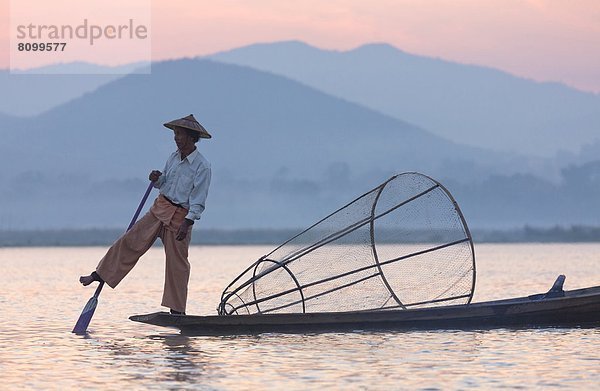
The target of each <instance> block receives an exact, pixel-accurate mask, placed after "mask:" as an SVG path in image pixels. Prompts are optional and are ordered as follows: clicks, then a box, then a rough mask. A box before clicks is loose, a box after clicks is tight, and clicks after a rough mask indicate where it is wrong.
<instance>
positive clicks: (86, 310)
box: [73, 182, 154, 334]
mask: <svg viewBox="0 0 600 391" xmlns="http://www.w3.org/2000/svg"><path fill="white" fill-rule="evenodd" d="M153 185H154V182H150V184H149V185H148V188H147V189H146V193H145V194H144V197H143V198H142V201H141V202H140V205H139V206H138V208H137V210H136V211H135V214H134V215H133V218H132V219H131V222H130V223H129V227H127V231H129V230H130V229H131V227H133V225H134V224H135V222H136V221H137V218H138V217H139V215H140V212H141V211H142V208H143V207H144V204H145V203H146V200H147V199H148V196H149V195H150V192H151V191H152V186H153ZM127 231H125V232H127ZM102 287H104V281H102V282H101V283H100V284H99V285H98V288H96V292H94V296H92V297H91V298H90V299H89V300H88V302H87V304H86V305H85V307H83V311H81V315H79V319H78V320H77V323H76V324H75V327H74V328H73V333H75V334H85V333H86V331H87V328H88V326H89V324H90V321H91V320H92V316H94V311H96V306H97V305H98V296H100V292H101V291H102Z"/></svg>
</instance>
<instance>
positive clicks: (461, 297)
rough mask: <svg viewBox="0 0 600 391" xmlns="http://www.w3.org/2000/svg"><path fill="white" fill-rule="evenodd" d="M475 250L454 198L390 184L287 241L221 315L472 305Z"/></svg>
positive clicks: (428, 186) (244, 279) (419, 183)
mask: <svg viewBox="0 0 600 391" xmlns="http://www.w3.org/2000/svg"><path fill="white" fill-rule="evenodd" d="M474 286H475V258H474V252H473V243H472V240H471V236H470V234H469V230H468V228H467V226H466V223H465V221H464V218H463V217H462V214H461V212H460V209H459V208H458V205H457V204H456V202H455V201H454V199H453V198H452V196H451V195H450V193H449V192H448V191H447V190H446V189H445V188H444V187H443V186H442V185H441V184H440V183H439V182H436V181H435V180H433V179H431V178H429V177H427V176H425V175H422V174H419V173H405V174H400V175H397V176H394V177H392V178H390V179H389V180H388V181H386V182H384V183H382V184H381V185H379V186H378V187H376V188H375V189H373V190H371V191H369V192H367V193H365V194H363V195H362V196H360V197H358V198H357V199H355V200H354V201H352V202H350V203H349V204H347V205H345V206H344V207H342V208H340V209H338V210H337V211H335V212H334V213H332V214H330V215H329V216H327V217H326V218H324V219H323V220H321V221H319V222H318V223H316V224H314V225H313V226H311V227H310V228H308V229H306V230H305V231H303V232H302V233H300V234H298V235H297V236H295V237H293V238H291V239H290V240H288V241H287V242H285V243H283V244H282V245H281V246H279V247H277V248H276V249H275V250H273V251H272V252H270V253H269V254H267V255H265V256H263V257H261V258H260V259H259V260H258V261H256V262H255V263H254V264H252V265H251V266H250V267H248V269H246V270H245V271H244V272H243V273H242V274H240V276H238V277H237V278H236V279H235V280H234V281H233V282H232V283H231V284H230V285H229V286H228V287H227V288H226V289H225V291H224V292H223V295H222V298H221V303H220V305H219V308H218V310H219V313H220V314H221V315H232V314H255V313H302V312H338V311H374V310H388V309H406V308H419V307H431V306H439V305H449V304H465V303H468V302H470V300H471V298H472V296H473V290H474Z"/></svg>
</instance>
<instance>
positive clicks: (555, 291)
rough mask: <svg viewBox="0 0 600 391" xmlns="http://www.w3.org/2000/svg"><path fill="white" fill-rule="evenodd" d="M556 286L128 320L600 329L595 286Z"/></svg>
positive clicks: (240, 325) (321, 327)
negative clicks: (390, 303)
mask: <svg viewBox="0 0 600 391" xmlns="http://www.w3.org/2000/svg"><path fill="white" fill-rule="evenodd" d="M561 277H562V276H561ZM559 280H560V278H559ZM559 280H557V283H555V285H554V286H553V288H552V289H551V290H550V291H548V292H547V293H545V294H537V295H531V296H527V297H518V298H513V299H506V300H496V301H487V302H480V303H471V304H462V305H450V306H442V307H433V308H420V309H402V310H385V311H358V312H319V313H284V314H255V315H214V316H190V315H171V314H169V313H166V312H156V313H152V314H147V315H134V316H131V317H130V319H131V320H133V321H136V322H142V323H147V324H151V325H156V326H164V327H174V328H178V329H180V330H181V332H182V333H183V334H186V335H242V334H259V333H312V332H336V331H359V330H410V329H428V330H432V329H489V328H501V327H519V328H521V327H525V328H531V327H547V326H550V327H600V286H596V287H591V288H585V289H577V290H572V291H564V290H562V281H564V277H563V279H562V281H560V282H559Z"/></svg>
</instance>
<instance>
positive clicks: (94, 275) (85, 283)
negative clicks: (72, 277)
mask: <svg viewBox="0 0 600 391" xmlns="http://www.w3.org/2000/svg"><path fill="white" fill-rule="evenodd" d="M94 281H98V282H104V280H102V278H100V276H99V275H98V273H96V272H92V274H90V275H89V276H81V277H79V282H80V283H81V284H83V286H88V285H90V284H91V283H92V282H94Z"/></svg>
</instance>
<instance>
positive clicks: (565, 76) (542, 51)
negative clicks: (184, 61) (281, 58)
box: [0, 0, 600, 92]
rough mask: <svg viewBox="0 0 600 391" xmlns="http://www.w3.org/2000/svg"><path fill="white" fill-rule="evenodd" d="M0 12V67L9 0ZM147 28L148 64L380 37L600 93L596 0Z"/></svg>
mask: <svg viewBox="0 0 600 391" xmlns="http://www.w3.org/2000/svg"><path fill="white" fill-rule="evenodd" d="M13 1H19V0H13ZM39 1H40V3H41V2H44V3H46V2H47V1H45V0H39ZM61 2H62V0H55V1H53V2H51V4H52V5H53V7H55V9H60V7H61ZM125 3H126V2H125ZM0 10H1V11H2V13H1V15H2V19H0V23H1V24H2V29H1V31H0V34H1V35H0V45H1V46H0V66H1V67H3V68H7V67H8V66H9V54H8V48H9V46H8V45H9V38H8V37H9V27H8V26H9V0H0ZM151 27H152V57H153V59H154V60H160V59H165V58H178V57H184V56H188V57H189V56H196V55H201V54H209V53H213V52H216V51H220V50H226V49H231V48H234V47H238V46H243V45H247V44H251V43H256V42H272V41H280V40H290V39H295V40H301V41H305V42H307V43H309V44H311V45H314V46H317V47H320V48H326V49H339V50H346V49H351V48H354V47H356V46H359V45H361V44H364V43H369V42H388V43H390V44H392V45H394V46H396V47H398V48H400V49H402V50H405V51H408V52H411V53H415V54H422V55H427V56H432V57H440V58H444V59H448V60H453V61H457V62H461V63H471V64H479V65H487V66H491V67H495V68H499V69H502V70H505V71H508V72H510V73H513V74H516V75H519V76H524V77H527V78H532V79H536V80H554V81H562V82H564V83H567V84H569V85H571V86H575V87H577V88H580V89H583V90H588V91H595V92H600V0H370V1H365V0H294V1H292V0H288V1H286V0H218V1H214V0H211V1H204V0H202V1H193V0H185V1H184V0H169V1H166V0H165V1H163V0H160V1H159V0H154V1H152V26H151ZM113 58H114V59H115V62H117V63H123V62H129V61H134V60H135V58H130V57H128V55H127V53H121V54H119V55H116V56H113Z"/></svg>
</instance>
